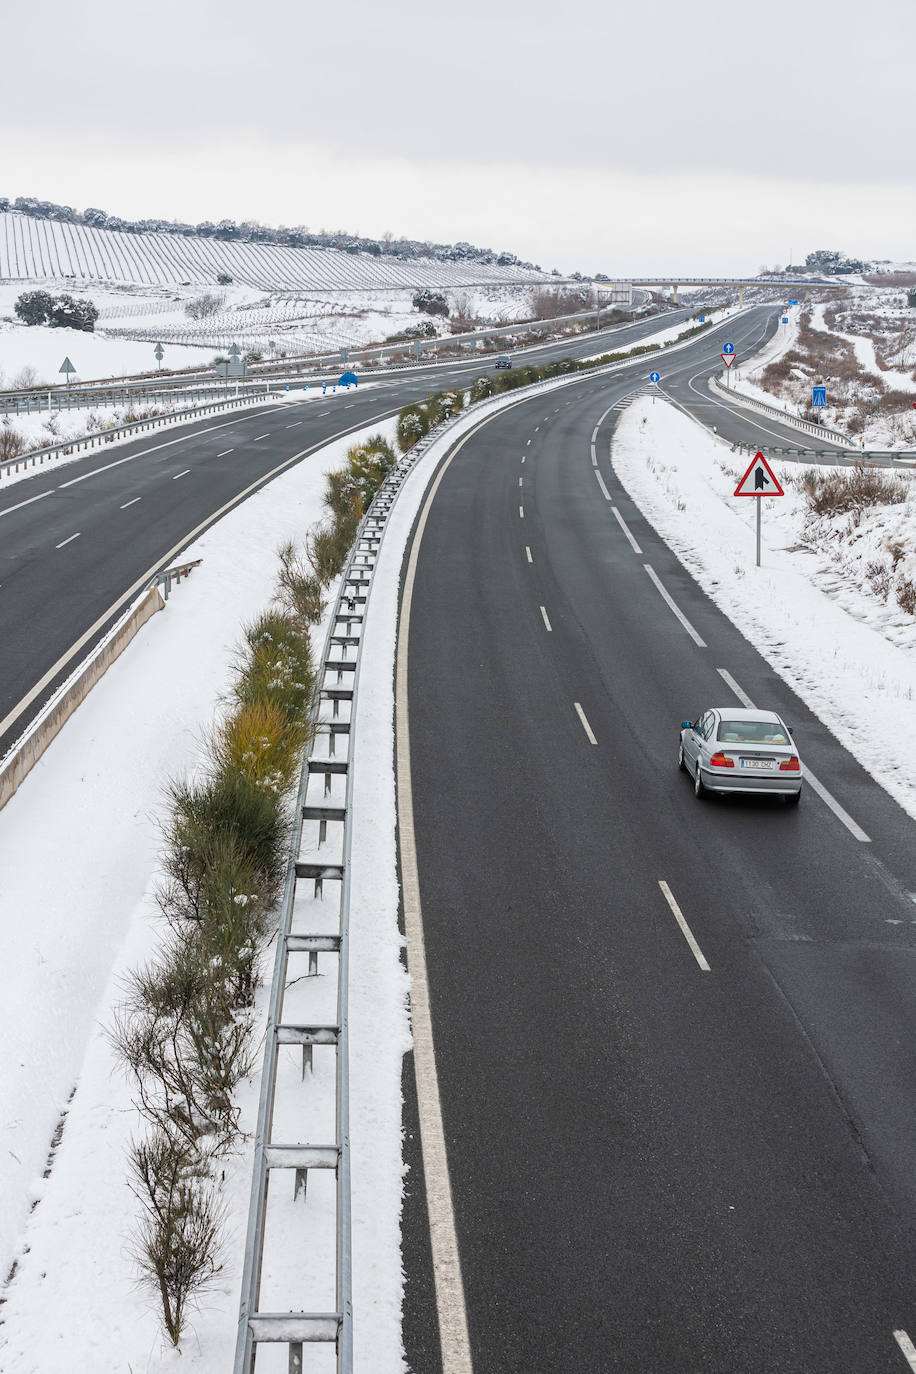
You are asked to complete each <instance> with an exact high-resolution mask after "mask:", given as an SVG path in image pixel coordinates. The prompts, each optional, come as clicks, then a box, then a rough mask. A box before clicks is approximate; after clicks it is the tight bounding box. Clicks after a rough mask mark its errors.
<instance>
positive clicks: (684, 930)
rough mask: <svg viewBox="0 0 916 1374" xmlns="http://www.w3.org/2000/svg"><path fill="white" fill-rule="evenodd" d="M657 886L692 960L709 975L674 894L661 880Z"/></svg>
mask: <svg viewBox="0 0 916 1374" xmlns="http://www.w3.org/2000/svg"><path fill="white" fill-rule="evenodd" d="M658 885H659V887H660V888H661V890H662V895H663V896H664V898H665V901H666V902H667V903H668V905H669V906H670V908H671V914H672V915H673V916H674V919H675V920H676V921H677V923H678V925H679V926H680V928H681V934H682V935H683V937H684V939H685V940H686V941H687V943H688V945H689V946H690V949H691V952H692V954H693V957H694V959H696V961H697V963H698V964H699V966H700V968H701V969H702V970H703V972H704V973H711V972H712V970H711V969H710V967H709V965H708V964H707V962H706V959H705V957H704V955H703V951H702V950H701V949H700V946H699V945H698V944H697V942H696V940H695V939H694V935H693V931H692V930H691V929H690V926H689V925H688V924H687V922H686V921H685V920H684V913H683V912H682V911H681V908H680V907H679V906H678V904H677V902H676V901H675V900H674V893H673V892H672V891H671V888H670V887H669V886H668V884H667V883H666V882H664V880H663V879H661V878H659V880H658Z"/></svg>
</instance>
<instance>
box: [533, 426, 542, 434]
mask: <svg viewBox="0 0 916 1374" xmlns="http://www.w3.org/2000/svg"><path fill="white" fill-rule="evenodd" d="M540 428H541V426H540V425H535V427H534V432H535V434H537V432H538V430H539V429H540Z"/></svg>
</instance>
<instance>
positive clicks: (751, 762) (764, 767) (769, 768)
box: [741, 759, 776, 773]
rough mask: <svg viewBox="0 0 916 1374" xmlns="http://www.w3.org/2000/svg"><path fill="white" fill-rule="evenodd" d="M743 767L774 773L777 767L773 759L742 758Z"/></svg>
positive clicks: (759, 771)
mask: <svg viewBox="0 0 916 1374" xmlns="http://www.w3.org/2000/svg"><path fill="white" fill-rule="evenodd" d="M741 767H742V768H749V769H751V770H752V771H753V772H755V773H772V772H774V771H775V769H776V763H775V760H773V759H742V760H741Z"/></svg>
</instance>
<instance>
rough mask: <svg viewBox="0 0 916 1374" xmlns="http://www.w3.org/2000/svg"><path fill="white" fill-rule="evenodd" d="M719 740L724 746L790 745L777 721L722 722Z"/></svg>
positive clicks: (720, 722)
mask: <svg viewBox="0 0 916 1374" xmlns="http://www.w3.org/2000/svg"><path fill="white" fill-rule="evenodd" d="M717 738H718V739H720V740H721V741H722V743H723V744H788V743H789V738H788V736H787V734H786V732H785V730H783V728H782V726H781V725H780V724H779V722H778V721H775V720H720V721H719V733H718V735H717Z"/></svg>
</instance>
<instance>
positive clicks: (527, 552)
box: [525, 544, 534, 563]
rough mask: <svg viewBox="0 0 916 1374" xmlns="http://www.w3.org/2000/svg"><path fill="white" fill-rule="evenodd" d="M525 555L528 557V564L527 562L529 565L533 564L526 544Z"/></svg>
mask: <svg viewBox="0 0 916 1374" xmlns="http://www.w3.org/2000/svg"><path fill="white" fill-rule="evenodd" d="M525 553H526V555H527V557H528V562H529V563H533V562H534V559H533V558H532V557H531V550H530V549H529V547H528V545H527V544H526V545H525Z"/></svg>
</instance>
